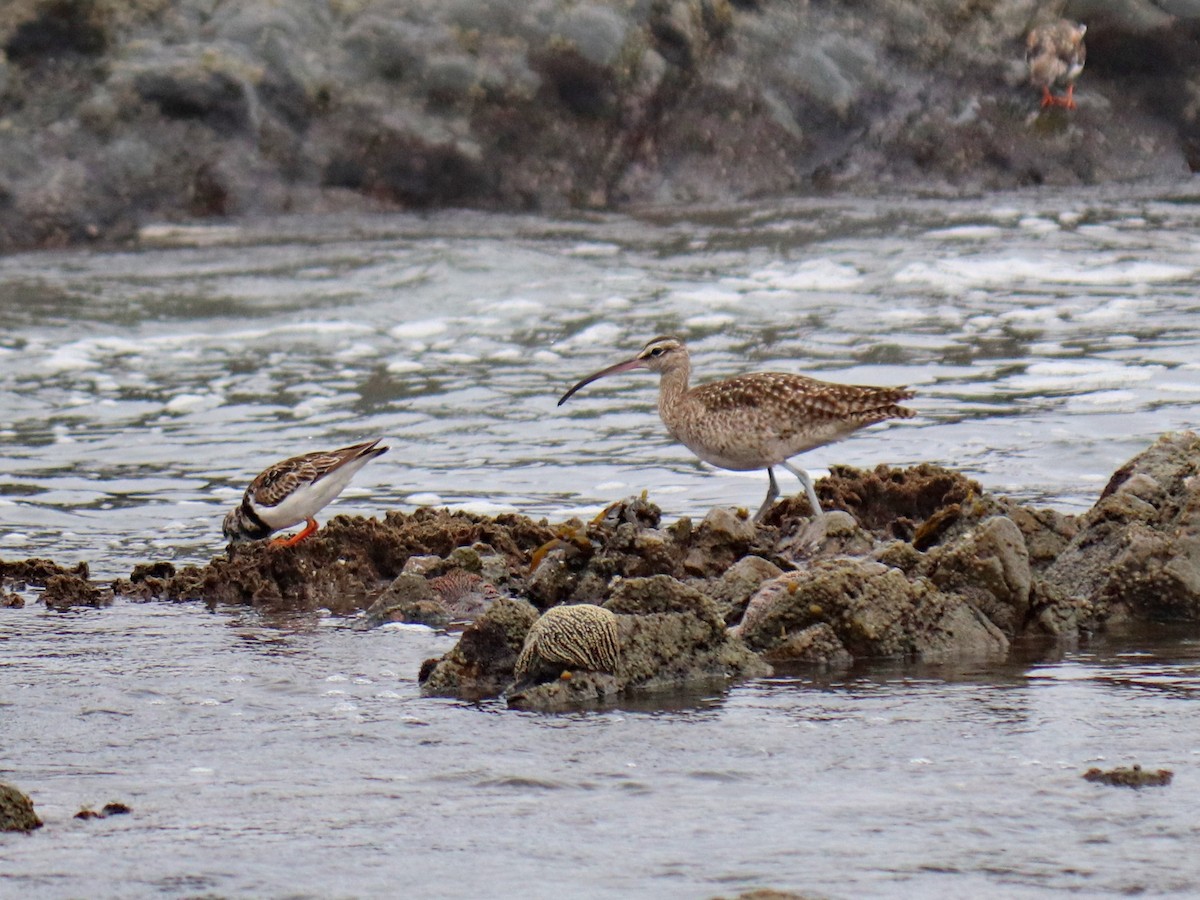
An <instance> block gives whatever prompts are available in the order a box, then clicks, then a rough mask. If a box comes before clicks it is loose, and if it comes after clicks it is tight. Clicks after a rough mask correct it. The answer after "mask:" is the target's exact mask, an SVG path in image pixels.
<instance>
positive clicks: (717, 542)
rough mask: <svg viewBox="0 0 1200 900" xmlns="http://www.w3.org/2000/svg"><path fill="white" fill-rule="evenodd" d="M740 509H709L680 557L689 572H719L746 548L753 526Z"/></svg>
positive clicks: (702, 574)
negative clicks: (736, 510) (683, 556)
mask: <svg viewBox="0 0 1200 900" xmlns="http://www.w3.org/2000/svg"><path fill="white" fill-rule="evenodd" d="M743 513H745V511H744V510H740V511H738V512H735V511H733V510H730V509H725V508H724V507H715V508H714V509H712V510H710V511H709V513H708V515H706V516H705V517H704V520H703V521H702V522H701V523H700V527H699V528H698V529H697V530H696V533H695V534H694V535H692V538H691V541H690V542H689V546H688V551H687V555H686V556H685V558H684V560H683V567H684V570H685V571H686V572H687V573H688V574H689V575H697V576H702V577H709V576H712V575H715V574H717V573H720V572H723V571H725V570H726V569H728V568H729V567H730V566H731V565H733V563H734V561H735V560H737V559H738V558H739V557H741V556H742V555H743V554H744V553H745V552H746V550H747V549H748V548H749V546H750V544H751V542H752V541H753V540H754V538H755V535H756V528H755V525H754V523H753V522H752V521H751V520H750V517H749V515H746V514H743Z"/></svg>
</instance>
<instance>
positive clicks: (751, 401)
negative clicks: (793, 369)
mask: <svg viewBox="0 0 1200 900" xmlns="http://www.w3.org/2000/svg"><path fill="white" fill-rule="evenodd" d="M690 393H691V396H692V398H694V399H695V400H697V401H699V402H700V403H702V404H703V405H704V407H705V408H706V409H707V410H708V411H709V412H712V413H721V412H735V411H738V410H746V411H749V410H758V411H760V412H762V413H764V414H765V415H767V416H769V417H771V418H774V419H777V420H779V421H781V422H783V421H788V420H795V419H802V420H804V421H822V420H835V419H836V420H849V421H855V422H861V423H862V424H870V423H871V422H878V421H881V420H883V419H892V418H900V419H907V418H910V417H912V416H914V415H916V413H915V412H913V410H911V409H908V408H906V407H903V406H900V405H898V404H899V402H900V401H901V400H907V399H909V398H910V397H913V396H914V392H913V391H911V390H909V389H908V388H907V387H868V386H865V385H855V384H834V383H832V382H828V381H819V380H817V379H816V378H809V377H808V376H806V375H794V374H792V373H790V372H756V373H753V374H750V375H738V376H735V377H733V378H727V379H725V380H723V381H714V382H711V383H709V384H704V385H701V386H699V387H697V388H695V389H693V390H692V391H691V392H690Z"/></svg>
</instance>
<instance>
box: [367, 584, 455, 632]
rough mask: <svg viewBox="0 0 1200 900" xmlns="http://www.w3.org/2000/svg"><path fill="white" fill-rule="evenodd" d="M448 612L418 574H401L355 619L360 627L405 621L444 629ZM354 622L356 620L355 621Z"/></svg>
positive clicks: (448, 615)
mask: <svg viewBox="0 0 1200 900" xmlns="http://www.w3.org/2000/svg"><path fill="white" fill-rule="evenodd" d="M450 619H451V616H450V612H449V610H447V609H446V608H445V607H444V606H443V605H442V603H441V601H440V600H439V599H438V596H437V594H436V593H434V590H433V588H432V587H430V585H429V581H428V580H427V579H425V578H424V577H423V576H421V575H414V574H411V573H407V574H406V573H401V574H400V575H397V576H396V578H395V579H394V580H393V581H392V583H391V584H389V585H388V587H387V590H385V591H384V592H383V593H382V594H381V595H380V597H379V599H378V600H376V601H375V602H374V603H372V604H371V606H370V608H369V609H368V610H367V612H366V615H364V616H363V618H362V619H360V620H358V621H359V622H361V623H362V625H361V626H359V627H362V628H374V627H377V626H379V625H386V624H387V623H389V622H408V623H411V624H416V625H428V626H430V627H431V628H445V627H446V626H447V625H449V624H450ZM356 624H357V623H356Z"/></svg>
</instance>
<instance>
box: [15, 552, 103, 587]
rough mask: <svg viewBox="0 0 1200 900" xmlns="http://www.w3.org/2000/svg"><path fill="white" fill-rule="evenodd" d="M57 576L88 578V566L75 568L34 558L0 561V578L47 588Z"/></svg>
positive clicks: (84, 564)
mask: <svg viewBox="0 0 1200 900" xmlns="http://www.w3.org/2000/svg"><path fill="white" fill-rule="evenodd" d="M55 575H73V576H74V577H76V578H87V577H88V564H87V563H85V562H81V563H76V564H75V565H73V566H62V565H59V564H58V563H56V562H54V561H53V560H49V559H41V558H33V559H22V560H16V561H13V562H7V561H5V560H2V559H0V578H5V579H9V580H11V581H15V582H20V583H22V584H32V585H39V586H43V587H44V586H45V584H46V582H47V581H48V580H49V579H50V578H52V577H53V576H55Z"/></svg>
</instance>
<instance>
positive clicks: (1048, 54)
mask: <svg viewBox="0 0 1200 900" xmlns="http://www.w3.org/2000/svg"><path fill="white" fill-rule="evenodd" d="M1086 32H1087V26H1086V25H1082V24H1079V23H1076V22H1071V21H1068V20H1067V19H1059V20H1058V21H1057V22H1049V23H1047V24H1044V25H1038V26H1037V27H1035V28H1033V29H1032V30H1031V31H1030V32H1029V36H1028V37H1027V38H1026V40H1025V60H1026V62H1027V63H1028V64H1029V82H1030V84H1032V85H1033V86H1034V87H1036V88H1041V89H1042V106H1065V107H1066V108H1067V109H1074V108H1075V79H1076V78H1078V77H1079V74H1080V73H1081V72H1082V71H1083V64H1084V62H1085V61H1086V59H1087V47H1086V46H1085V45H1084V43H1083V36H1084V34H1085V33H1086ZM1064 87H1065V88H1066V91H1067V93H1066V96H1065V97H1056V96H1055V95H1054V93H1053V90H1054V89H1055V88H1059V89H1061V88H1064Z"/></svg>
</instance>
